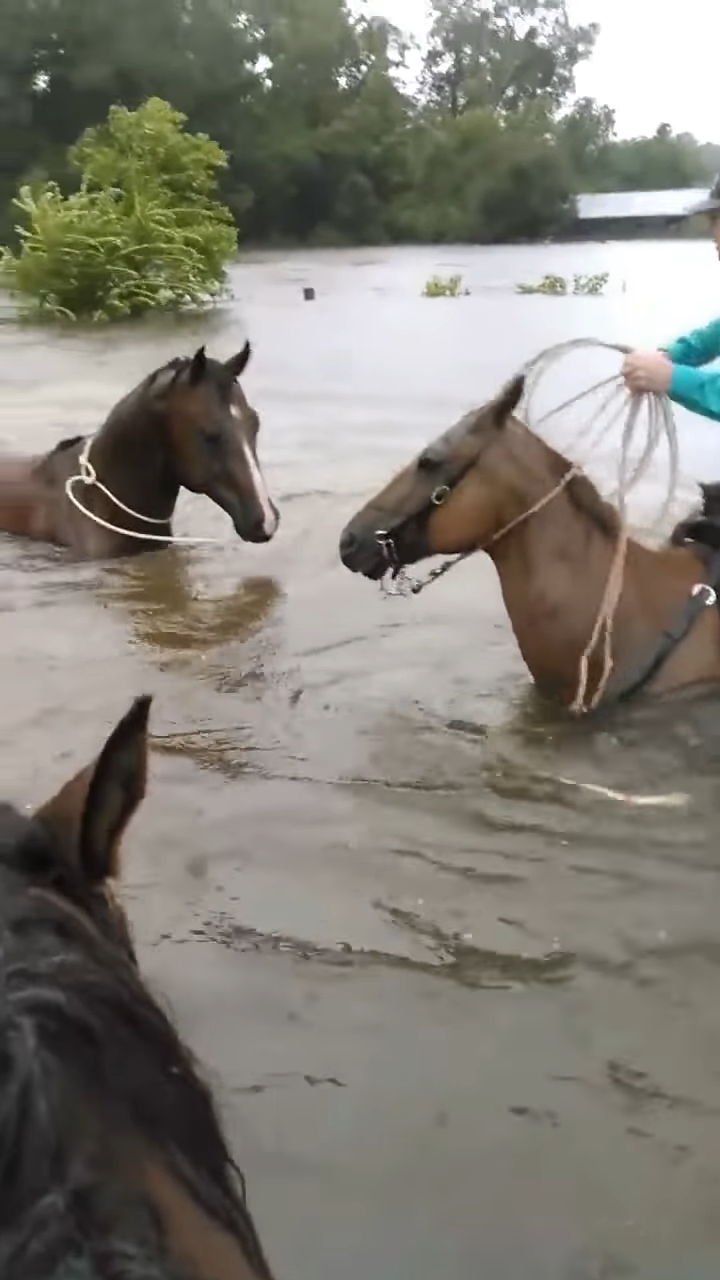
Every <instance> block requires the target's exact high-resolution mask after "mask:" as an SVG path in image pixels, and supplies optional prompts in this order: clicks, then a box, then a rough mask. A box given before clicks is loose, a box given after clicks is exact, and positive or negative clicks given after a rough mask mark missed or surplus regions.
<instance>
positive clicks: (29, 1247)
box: [0, 804, 271, 1280]
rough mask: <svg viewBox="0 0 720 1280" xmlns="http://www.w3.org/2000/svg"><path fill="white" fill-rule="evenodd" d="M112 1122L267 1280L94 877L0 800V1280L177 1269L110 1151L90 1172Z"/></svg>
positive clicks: (176, 1040)
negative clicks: (122, 1187)
mask: <svg viewBox="0 0 720 1280" xmlns="http://www.w3.org/2000/svg"><path fill="white" fill-rule="evenodd" d="M65 867H67V871H65V869H64V868H65ZM59 878H61V879H62V884H59V883H58V881H59ZM43 889H44V890H45V892H43ZM73 907H75V908H79V910H73V909H72V908H73ZM105 924H107V927H104V925H105ZM91 925H94V926H97V927H90V926H91ZM113 1136H115V1137H116V1138H117V1143H118V1149H119V1150H120V1151H122V1150H124V1149H125V1148H126V1147H128V1146H129V1144H130V1143H131V1142H133V1140H134V1139H137V1142H138V1144H139V1145H140V1147H141V1149H142V1151H144V1152H145V1153H146V1154H148V1153H149V1154H150V1155H151V1156H152V1157H157V1161H158V1164H159V1165H160V1166H162V1167H164V1168H165V1169H167V1171H168V1173H170V1174H171V1175H172V1176H173V1177H174V1178H175V1179H176V1181H177V1182H178V1183H180V1184H181V1185H182V1186H183V1187H184V1188H185V1189H186V1191H187V1192H188V1194H189V1195H190V1196H191V1197H192V1199H193V1200H194V1201H195V1203H196V1204H198V1205H199V1206H201V1207H202V1209H203V1210H204V1211H205V1213H206V1214H207V1216H208V1217H209V1218H210V1219H211V1220H212V1221H214V1222H215V1223H216V1224H218V1225H220V1226H221V1227H223V1228H224V1229H225V1230H227V1231H228V1232H229V1233H231V1234H232V1235H233V1237H234V1238H235V1239H236V1240H237V1241H238V1242H239V1244H240V1245H241V1247H242V1250H243V1253H244V1255H245V1257H246V1258H247V1260H248V1263H249V1265H250V1266H251V1267H252V1268H253V1269H254V1271H255V1273H256V1274H257V1275H258V1277H263V1278H265V1280H270V1276H271V1273H270V1270H269V1268H268V1265H267V1262H266V1261H265V1258H264V1254H263V1251H262V1246H261V1244H260V1242H259V1240H258V1237H257V1234H256V1231H255V1227H254V1224H253V1222H252V1218H251V1216H250V1213H249V1210H248V1209H247V1206H246V1202H245V1192H244V1184H243V1180H242V1175H241V1174H240V1171H239V1170H238V1168H237V1166H236V1165H235V1163H234V1161H233V1160H232V1157H231V1155H230V1153H229V1150H228V1148H227V1145H226V1142H225V1139H224V1137H223V1134H222V1130H221V1127H220V1123H219V1120H218V1116H217V1113H216V1109H215V1105H214V1103H213V1100H212V1097H211V1094H210V1091H209V1089H208V1088H207V1086H206V1085H205V1084H204V1083H203V1082H202V1080H201V1079H200V1077H199V1075H198V1071H197V1067H196V1064H195V1062H194V1060H193V1058H192V1056H191V1054H190V1053H189V1051H188V1050H187V1049H186V1047H185V1046H184V1045H183V1043H182V1041H181V1040H180V1037H179V1035H178V1033H177V1031H176V1030H175V1028H174V1027H173V1025H172V1023H171V1022H170V1020H169V1018H168V1017H167V1016H166V1014H165V1013H164V1012H163V1010H162V1009H161V1008H160V1006H159V1004H158V1003H157V1001H156V1000H155V999H154V998H153V997H152V995H151V994H150V992H149V991H148V990H147V988H146V987H145V985H144V983H143V981H142V978H141V977H140V975H139V973H138V971H137V969H136V968H135V966H134V963H133V961H132V958H131V956H130V955H129V954H128V952H127V951H126V950H125V949H124V948H123V946H122V945H121V944H120V942H119V940H118V939H117V937H116V936H114V935H113V932H112V929H111V927H110V924H109V918H108V920H107V921H104V920H103V918H102V916H101V914H100V912H99V907H98V902H97V890H95V891H93V890H91V889H89V888H88V887H87V885H86V883H85V882H84V881H83V880H82V879H81V878H80V876H79V874H76V873H74V872H73V870H72V868H71V867H70V866H69V865H67V862H66V860H63V857H62V854H61V853H60V852H59V851H58V849H57V848H56V846H55V843H54V838H53V836H52V835H51V834H50V832H49V831H48V830H47V829H46V828H45V827H44V826H43V825H42V824H41V822H40V821H38V820H35V819H28V818H26V817H24V816H22V815H21V814H19V813H18V812H17V811H16V810H15V809H13V808H12V806H10V805H1V804H0V1275H2V1277H3V1280H30V1278H32V1280H99V1277H103V1280H180V1276H181V1274H184V1273H181V1271H180V1269H179V1266H174V1264H173V1263H172V1262H171V1261H170V1260H169V1259H168V1257H167V1255H166V1250H165V1246H164V1242H163V1239H162V1233H161V1229H160V1223H159V1219H158V1215H157V1211H156V1209H155V1208H154V1206H153V1204H152V1202H151V1201H150V1199H149V1196H148V1197H145V1196H144V1193H143V1192H142V1190H141V1189H140V1188H138V1190H137V1195H136V1196H135V1195H134V1193H133V1196H134V1198H133V1199H132V1202H131V1199H130V1192H129V1191H126V1192H124V1193H122V1194H121V1193H120V1192H119V1189H118V1186H117V1183H114V1182H113V1180H112V1179H113V1173H112V1171H111V1170H110V1167H109V1165H108V1167H107V1168H106V1169H105V1171H104V1176H103V1168H102V1164H101V1162H102V1161H103V1159H107V1152H108V1151H109V1150H113V1144H112V1138H113ZM123 1144H125V1146H123ZM114 1190H115V1192H116V1199H117V1204H116V1205H115V1206H113V1203H112V1201H113V1191H114ZM123 1197H124V1198H123Z"/></svg>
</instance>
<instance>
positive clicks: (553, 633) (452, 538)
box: [340, 377, 720, 710]
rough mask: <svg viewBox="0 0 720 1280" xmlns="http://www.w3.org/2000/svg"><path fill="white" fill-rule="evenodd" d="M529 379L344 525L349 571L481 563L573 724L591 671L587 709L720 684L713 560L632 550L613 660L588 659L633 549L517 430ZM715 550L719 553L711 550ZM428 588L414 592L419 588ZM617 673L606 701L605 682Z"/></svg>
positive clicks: (594, 496)
mask: <svg viewBox="0 0 720 1280" xmlns="http://www.w3.org/2000/svg"><path fill="white" fill-rule="evenodd" d="M523 390H524V379H523V378H522V377H518V378H516V379H514V380H513V381H512V382H511V383H510V384H508V386H507V387H506V388H505V389H504V390H503V391H502V393H501V394H500V395H499V396H498V397H497V398H496V399H495V400H494V401H492V402H491V403H489V404H487V405H485V406H483V407H482V408H481V409H478V410H476V411H473V412H471V413H469V414H467V415H466V417H464V418H462V419H461V421H460V422H459V423H457V424H456V426H454V427H453V428H451V429H450V430H449V431H447V432H446V433H445V434H444V435H442V436H440V437H439V439H437V440H435V441H434V442H433V443H432V444H430V445H428V446H427V448H425V449H423V451H422V453H421V454H420V455H419V457H416V458H415V459H414V460H413V461H412V462H411V463H410V464H409V465H408V466H407V467H405V469H404V470H403V471H401V472H400V473H399V474H398V475H397V476H395V478H394V479H393V480H391V481H390V483H389V484H388V485H387V487H386V488H384V489H383V490H382V491H381V492H380V493H378V494H377V495H376V496H375V497H374V498H371V499H370V501H369V502H368V503H367V505H366V506H364V507H363V508H362V510H360V511H359V512H358V513H357V514H356V515H355V516H353V518H352V520H350V521H349V523H348V524H347V525H346V527H345V529H344V530H343V533H342V535H341V538H340V556H341V559H342V561H343V564H344V565H345V566H346V567H347V568H348V569H350V570H351V571H352V572H354V573H361V574H364V575H365V577H367V578H371V579H375V580H381V579H383V578H384V577H385V575H386V574H388V573H393V574H395V575H398V574H399V573H400V574H402V572H403V570H404V566H406V565H411V564H416V563H417V562H418V561H421V560H424V559H425V558H426V557H429V556H432V555H437V554H445V555H462V556H464V555H470V554H472V553H473V552H475V551H480V550H484V551H486V552H487V554H488V555H489V556H490V557H491V559H492V560H493V562H494V564H495V568H496V570H497V573H498V576H499V579H500V585H501V588H502V593H503V598H504V601H505V607H506V609H507V611H508V614H509V617H510V622H511V624H512V628H513V631H514V633H515V637H516V639H517V642H518V645H519V647H520V651H521V653H522V656H523V658H524V660H525V663H526V664H527V667H528V668H529V671H530V674H531V675H532V677H533V679H534V681H535V682H536V684H537V685H538V687H539V689H540V690H541V691H543V692H544V693H546V694H547V695H549V696H550V697H553V698H554V699H556V700H558V701H559V702H561V703H562V704H563V705H565V706H567V707H572V708H573V709H575V710H578V709H580V710H587V709H588V706H587V705H584V706H582V707H578V706H577V695H578V685H579V679H580V675H579V673H580V671H581V669H583V668H582V664H583V662H584V663H585V666H584V677H583V684H584V690H585V692H586V694H587V699H588V701H589V702H590V703H592V702H593V698H594V695H595V694H596V693H600V694H601V695H602V696H601V703H610V702H612V701H615V700H622V699H623V698H625V697H627V696H630V693H635V692H639V690H640V689H641V688H642V689H647V690H648V691H652V692H653V693H657V694H660V693H667V692H670V691H671V690H676V689H680V688H683V687H685V686H691V685H694V684H700V683H703V682H710V681H716V680H718V678H720V615H719V614H718V610H717V609H716V608H713V607H711V606H712V605H713V604H714V592H713V590H712V589H711V588H712V587H713V586H716V587H717V585H718V583H717V578H718V577H720V565H719V564H718V563H717V562H715V568H714V576H715V582H714V583H713V582H710V583H709V584H708V583H707V582H706V581H705V574H706V569H705V567H704V561H703V555H702V552H703V551H704V549H705V548H704V546H703V545H702V544H701V543H700V542H698V543H697V544H693V543H688V544H686V543H685V541H684V539H683V538H681V537H674V538H673V539H672V540H671V541H672V542H674V543H675V544H678V543H682V544H683V545H669V546H664V547H662V548H660V549H658V550H651V549H650V548H648V547H645V546H643V545H642V544H641V543H639V542H637V541H635V540H634V539H632V538H630V539H628V541H627V548H626V554H625V559H624V571H623V572H622V576H621V577H620V578H619V579H618V590H619V595H618V597H617V599H616V602H615V608H614V611H613V621H612V629H611V635H610V641H609V644H610V648H609V650H607V651H606V653H605V654H603V649H602V646H596V648H595V649H594V650H593V652H592V653H590V654H588V645H589V642H590V641H591V638H592V636H593V634H594V631H595V627H596V623H597V620H598V617H599V613H600V610H601V607H602V602H603V598H604V596H605V592H606V588H607V584H608V582H609V580H610V579H611V574H612V572H613V566H614V564H615V561H616V555H617V548H618V539H619V538H620V537H621V536H622V537H624V535H623V531H622V529H621V521H620V518H619V515H618V512H617V511H616V509H615V508H614V507H613V506H611V505H610V504H609V503H607V502H605V501H604V500H603V499H602V498H601V496H600V494H599V493H598V491H597V489H596V488H595V486H594V485H593V484H592V483H591V481H590V480H589V479H588V478H587V476H585V475H584V474H583V473H582V472H581V471H580V470H579V469H578V468H577V467H575V466H573V465H572V464H571V463H570V462H569V461H568V460H567V458H564V457H563V456H562V455H561V454H559V453H557V452H556V451H555V450H554V449H552V448H551V447H550V446H549V445H548V444H546V443H545V442H544V441H543V440H541V439H540V438H539V436H537V435H535V434H534V432H532V431H531V430H530V429H529V428H528V427H527V426H525V425H524V424H523V423H522V422H521V421H520V420H519V419H518V418H517V417H516V416H515V410H516V408H517V406H518V403H519V401H520V398H521V396H522V393H523ZM706 545H710V546H711V545H712V543H711V542H708V543H707V544H706ZM419 585H424V584H416V589H417V586H419ZM608 670H610V671H611V676H610V680H609V682H608V684H607V688H606V687H605V684H604V683H601V682H604V678H605V676H606V674H607V671H608Z"/></svg>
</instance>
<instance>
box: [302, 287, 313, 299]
mask: <svg viewBox="0 0 720 1280" xmlns="http://www.w3.org/2000/svg"><path fill="white" fill-rule="evenodd" d="M303 298H304V299H305V301H306V302H314V301H315V290H314V289H313V288H312V287H311V286H310V285H306V286H305V288H304V289H303Z"/></svg>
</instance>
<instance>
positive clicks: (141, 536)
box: [65, 436, 221, 546]
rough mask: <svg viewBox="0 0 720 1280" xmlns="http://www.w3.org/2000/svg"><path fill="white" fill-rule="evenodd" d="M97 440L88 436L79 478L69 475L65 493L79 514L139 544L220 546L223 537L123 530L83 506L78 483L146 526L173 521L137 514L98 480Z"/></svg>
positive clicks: (82, 453) (81, 460) (84, 446)
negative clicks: (94, 457) (93, 453)
mask: <svg viewBox="0 0 720 1280" xmlns="http://www.w3.org/2000/svg"><path fill="white" fill-rule="evenodd" d="M94 439H95V437H94V436H88V437H87V439H86V441H85V444H84V445H83V447H82V452H81V454H80V457H79V459H78V471H77V473H76V475H74V476H68V478H67V480H66V481H65V493H66V494H67V497H68V498H69V499H70V501H71V502H72V504H73V506H74V507H77V509H78V511H80V512H82V514H83V515H84V516H87V517H88V519H89V520H92V521H93V522H94V523H95V524H98V525H100V528H101V529H108V530H109V531H110V533H119V534H122V536H123V537H124V538H135V539H137V541H138V542H162V543H163V545H164V546H168V545H169V544H174V545H182V544H184V545H185V546H197V545H199V544H200V543H212V544H214V545H217V544H218V543H219V542H220V541H221V539H220V538H185V537H181V536H180V535H179V534H174V533H137V532H136V531H135V530H134V529H121V528H120V526H119V525H116V524H110V522H109V521H108V520H103V518H102V516H98V515H96V514H95V512H94V511H90V510H89V509H88V508H87V507H85V506H83V504H82V502H80V500H79V499H78V498H77V497H76V496H75V493H74V492H73V491H74V488H75V485H77V484H82V485H85V486H86V488H88V489H90V488H95V489H99V490H100V492H101V493H104V494H105V497H106V498H109V499H110V501H111V502H112V503H114V505H115V506H116V507H117V508H118V509H119V510H120V511H124V512H125V514H126V515H128V516H132V517H133V519H134V520H142V521H144V522H145V524H155V525H158V524H169V523H170V520H171V519H172V512H171V513H170V515H169V516H167V517H165V519H161V520H158V518H157V516H146V515H143V513H142V512H141V511H133V509H132V507H127V506H126V505H125V503H124V502H121V501H120V499H119V498H116V497H115V494H114V493H111V491H110V490H109V489H108V488H107V486H106V485H104V484H103V483H102V481H101V480H98V476H97V472H96V470H95V468H94V466H93V464H92V462H91V461H90V449H91V447H92V443H93V440H94Z"/></svg>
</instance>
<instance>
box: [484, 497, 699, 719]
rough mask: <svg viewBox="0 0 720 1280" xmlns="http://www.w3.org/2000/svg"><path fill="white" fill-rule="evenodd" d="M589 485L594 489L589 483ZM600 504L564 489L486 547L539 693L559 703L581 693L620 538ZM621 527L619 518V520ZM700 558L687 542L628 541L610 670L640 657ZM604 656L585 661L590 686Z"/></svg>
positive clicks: (678, 600) (695, 573)
mask: <svg viewBox="0 0 720 1280" xmlns="http://www.w3.org/2000/svg"><path fill="white" fill-rule="evenodd" d="M593 492H594V491H593ZM595 500H596V501H597V503H598V504H600V507H598V508H597V509H596V510H593V509H592V504H590V509H589V510H588V511H583V510H582V509H581V504H579V503H578V502H577V501H575V500H573V498H572V497H571V495H570V494H569V493H568V492H566V491H565V490H562V491H561V492H560V493H558V494H557V496H556V497H555V498H553V499H552V500H551V501H550V502H549V503H548V505H547V506H545V507H543V508H542V509H541V510H539V511H537V512H536V513H535V514H534V515H532V516H530V517H529V518H528V519H527V520H526V521H524V522H523V523H522V524H520V525H519V526H518V527H517V528H516V529H513V530H512V531H511V532H510V533H508V534H507V535H506V536H505V537H504V538H501V539H500V540H499V541H498V543H497V544H496V545H495V546H494V547H493V548H492V549H491V551H490V554H491V557H492V559H493V561H494V563H495V566H496V569H497V572H498V576H499V578H500V584H501V588H502V592H503V598H504V600H505V605H506V608H507V611H508V614H509V617H510V621H511V623H512V627H513V630H514V632H515V636H516V638H517V641H518V645H519V647H520V651H521V653H522V656H523V658H524V660H525V663H526V665H527V667H528V669H529V670H530V673H531V675H532V676H533V679H534V680H535V682H536V683H537V685H538V686H539V688H541V689H543V690H544V691H545V692H547V693H548V694H550V695H551V696H553V697H555V698H559V699H560V700H561V701H562V702H564V703H565V704H569V703H570V702H572V700H573V698H574V697H575V694H576V691H577V684H578V676H579V663H580V658H581V655H582V654H583V652H584V651H585V648H586V646H587V645H588V643H589V641H590V637H591V635H592V632H593V628H594V626H595V622H596V619H597V616H598V612H599V609H600V607H601V602H602V598H603V593H604V591H605V587H606V584H607V581H608V575H609V573H610V570H611V567H612V562H613V558H614V556H615V551H616V546H617V540H616V539H617V535H616V534H614V533H613V531H612V530H610V529H608V528H607V527H606V524H605V521H604V520H603V517H602V512H601V506H602V501H601V499H600V496H599V494H595ZM618 528H619V526H618ZM698 570H699V564H698V561H697V560H696V558H695V557H694V556H693V555H692V554H691V553H690V552H688V551H686V550H680V549H676V548H663V549H662V550H659V551H653V550H650V549H649V548H647V547H643V546H642V545H641V544H640V543H638V542H636V541H634V540H633V539H630V540H629V542H628V548H627V555H626V559H625V566H624V580H623V588H622V594H621V597H620V602H619V605H618V608H617V611H616V614H615V618H614V625H613V660H614V665H615V668H616V669H618V668H619V667H621V666H623V664H627V663H632V661H633V660H635V659H637V660H638V661H641V660H642V658H643V655H644V653H645V652H646V651H648V649H649V646H651V645H652V643H653V642H654V640H655V639H656V638H657V636H658V635H659V634H660V631H661V630H662V628H663V627H664V626H666V625H667V623H668V621H669V619H670V618H671V617H672V615H673V611H674V610H675V609H677V608H679V607H680V606H681V604H682V602H683V600H684V599H686V598H687V595H688V592H689V590H690V587H691V586H692V584H693V582H694V581H696V580H697V577H698ZM601 658H602V654H601V651H600V652H599V653H598V655H597V657H596V659H595V660H594V661H592V662H591V664H590V679H589V682H588V690H589V692H590V693H591V692H592V690H593V688H594V687H595V685H596V682H597V680H598V679H599V677H600V671H601V666H602V662H601Z"/></svg>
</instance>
